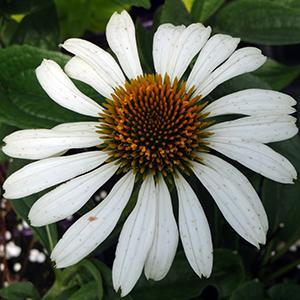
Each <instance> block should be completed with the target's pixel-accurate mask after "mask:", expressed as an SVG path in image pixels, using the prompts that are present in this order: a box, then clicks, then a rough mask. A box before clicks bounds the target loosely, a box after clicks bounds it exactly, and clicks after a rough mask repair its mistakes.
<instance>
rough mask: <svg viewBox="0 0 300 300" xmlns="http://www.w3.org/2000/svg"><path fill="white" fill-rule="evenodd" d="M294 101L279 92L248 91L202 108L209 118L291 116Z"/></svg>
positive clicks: (223, 98)
mask: <svg viewBox="0 0 300 300" xmlns="http://www.w3.org/2000/svg"><path fill="white" fill-rule="evenodd" d="M293 105H296V101H295V100H294V99H293V98H292V97H291V96H289V95H287V94H283V93H280V92H275V91H269V90H262V89H248V90H243V91H239V92H236V93H233V94H230V95H227V96H224V97H222V98H220V99H218V100H216V101H214V102H212V103H211V104H209V105H208V106H207V107H205V108H204V110H203V113H209V116H210V117H214V116H221V115H226V114H243V115H276V114H277V115H283V114H292V113H294V112H295V111H296V110H295V109H294V108H292V106H293Z"/></svg>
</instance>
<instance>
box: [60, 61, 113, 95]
mask: <svg viewBox="0 0 300 300" xmlns="http://www.w3.org/2000/svg"><path fill="white" fill-rule="evenodd" d="M64 69H65V72H66V73H67V74H68V75H69V76H70V77H71V78H74V79H76V80H80V81H82V82H84V83H86V84H88V85H90V86H91V87H92V88H94V89H95V90H96V91H97V92H98V93H99V94H101V95H102V96H104V97H106V98H111V94H112V93H113V92H114V89H113V87H112V86H111V85H109V84H108V83H107V82H106V81H105V80H104V79H103V78H102V77H101V76H99V75H98V73H97V72H96V71H95V70H94V69H93V67H92V66H91V65H89V64H88V63H87V62H85V61H84V60H83V59H81V58H80V57H78V56H74V57H72V58H71V59H70V60H69V61H68V63H67V64H66V65H65V68H64Z"/></svg>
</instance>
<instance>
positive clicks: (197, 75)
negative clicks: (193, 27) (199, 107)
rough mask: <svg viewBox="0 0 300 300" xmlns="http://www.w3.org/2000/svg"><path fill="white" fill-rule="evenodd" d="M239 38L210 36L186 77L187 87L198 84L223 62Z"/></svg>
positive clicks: (234, 47) (220, 35)
mask: <svg viewBox="0 0 300 300" xmlns="http://www.w3.org/2000/svg"><path fill="white" fill-rule="evenodd" d="M239 42H240V39H237V38H233V37H231V36H230V35H225V34H216V35H214V36H212V37H211V38H210V39H209V40H208V42H207V43H206V44H205V46H204V47H203V49H202V50H201V52H200V54H199V56H198V58H197V60H196V62H195V64H194V67H193V69H192V71H191V73H190V75H189V77H188V80H187V87H188V88H191V87H192V86H196V87H198V86H200V84H201V83H202V82H203V81H204V80H205V79H206V78H207V77H208V76H209V75H210V73H211V72H212V71H213V70H214V69H215V68H216V67H218V66H219V65H220V64H221V63H222V62H224V61H225V60H226V59H227V58H228V57H229V56H230V55H231V54H232V52H233V51H234V50H235V49H236V47H237V45H238V43H239Z"/></svg>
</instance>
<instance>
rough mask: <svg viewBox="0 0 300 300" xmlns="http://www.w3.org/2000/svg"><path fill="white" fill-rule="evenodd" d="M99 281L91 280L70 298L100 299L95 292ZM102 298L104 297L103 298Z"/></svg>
mask: <svg viewBox="0 0 300 300" xmlns="http://www.w3.org/2000/svg"><path fill="white" fill-rule="evenodd" d="M96 289H97V282H96V281H91V282H89V283H87V284H84V285H82V286H81V287H80V288H79V289H78V290H77V291H76V292H75V293H74V294H72V295H71V296H70V297H69V298H68V300H97V299H99V298H98V297H97V295H96V293H95V290H96ZM101 299H102V298H101Z"/></svg>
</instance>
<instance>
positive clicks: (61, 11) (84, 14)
mask: <svg viewBox="0 0 300 300" xmlns="http://www.w3.org/2000/svg"><path fill="white" fill-rule="evenodd" d="M55 3H56V7H57V12H58V17H59V24H60V29H61V40H64V39H66V38H69V37H78V36H81V35H83V34H84V33H85V31H87V30H88V31H92V32H97V33H98V32H103V31H105V27H106V24H107V22H108V20H109V18H110V17H111V15H112V14H113V13H114V12H115V11H119V12H120V11H122V10H123V9H129V8H130V6H139V7H144V8H150V1H149V0H124V1H122V0H112V1H106V0H93V1H89V0H55Z"/></svg>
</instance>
